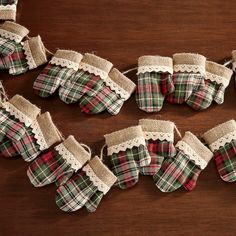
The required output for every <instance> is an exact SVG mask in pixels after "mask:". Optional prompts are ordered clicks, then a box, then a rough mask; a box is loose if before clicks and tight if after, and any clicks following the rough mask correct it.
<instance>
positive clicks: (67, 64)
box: [33, 50, 83, 98]
mask: <svg viewBox="0 0 236 236" xmlns="http://www.w3.org/2000/svg"><path fill="white" fill-rule="evenodd" d="M82 57H83V56H82V55H81V54H80V53H78V52H75V51H70V50H57V51H56V53H55V55H54V56H53V57H52V59H51V60H50V62H49V63H48V65H47V66H46V67H45V68H44V70H43V71H42V72H41V73H40V75H39V76H38V77H37V78H36V80H35V81H34V85H33V90H34V92H35V94H37V95H39V96H40V97H44V98H45V97H49V96H51V95H52V94H53V93H55V91H56V90H57V89H58V88H59V87H60V86H62V85H63V84H64V83H65V82H66V81H67V80H68V79H70V78H71V77H72V76H73V75H74V74H75V72H76V71H78V69H79V63H80V61H81V59H82Z"/></svg>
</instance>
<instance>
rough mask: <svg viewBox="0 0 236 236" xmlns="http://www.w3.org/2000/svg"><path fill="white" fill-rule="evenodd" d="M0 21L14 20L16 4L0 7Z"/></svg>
mask: <svg viewBox="0 0 236 236" xmlns="http://www.w3.org/2000/svg"><path fill="white" fill-rule="evenodd" d="M0 20H13V21H15V20H16V4H11V5H6V6H3V5H0Z"/></svg>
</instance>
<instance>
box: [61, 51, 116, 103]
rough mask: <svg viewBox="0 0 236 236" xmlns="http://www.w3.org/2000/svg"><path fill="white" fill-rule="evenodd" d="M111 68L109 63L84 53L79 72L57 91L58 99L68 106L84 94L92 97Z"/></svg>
mask: <svg viewBox="0 0 236 236" xmlns="http://www.w3.org/2000/svg"><path fill="white" fill-rule="evenodd" d="M111 68H112V63H111V62H109V61H107V60H105V59H102V58H101V57H98V56H95V55H93V54H89V53H85V55H84V56H83V59H82V61H81V63H80V67H79V70H78V71H77V72H76V73H75V74H74V76H72V77H71V78H70V79H69V80H67V81H66V83H64V85H63V86H62V87H61V88H60V89H59V97H60V99H61V100H62V101H64V102H65V103H67V104H70V103H76V102H78V101H79V99H80V98H81V97H82V96H83V95H85V94H89V95H91V96H93V95H94V94H95V93H97V91H98V90H99V88H100V87H101V86H102V85H103V80H104V79H106V78H107V76H108V73H109V71H110V70H111Z"/></svg>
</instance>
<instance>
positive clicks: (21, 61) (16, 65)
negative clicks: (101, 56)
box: [8, 43, 29, 75]
mask: <svg viewBox="0 0 236 236" xmlns="http://www.w3.org/2000/svg"><path fill="white" fill-rule="evenodd" d="M8 60H9V74H11V75H20V74H23V73H25V72H27V71H28V69H29V67H28V64H27V60H26V56H25V54H24V49H23V45H22V44H20V43H19V44H16V47H15V51H14V52H13V53H12V54H11V55H9V56H8Z"/></svg>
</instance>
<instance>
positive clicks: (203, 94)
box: [186, 61, 233, 110]
mask: <svg viewBox="0 0 236 236" xmlns="http://www.w3.org/2000/svg"><path fill="white" fill-rule="evenodd" d="M232 73H233V71H232V70H230V69H228V68H227V67H225V66H223V65H220V64H217V63H215V62H212V61H207V62H206V76H205V86H204V87H202V88H201V89H200V90H196V91H193V93H192V94H191V96H190V97H189V98H188V100H187V101H186V103H187V104H188V105H189V106H190V107H192V108H193V109H195V110H202V109H206V108H208V107H209V106H210V105H211V103H212V102H213V101H215V102H216V103H218V104H222V103H223V102H224V92H225V89H226V87H227V86H228V85H229V82H230V78H231V76H232Z"/></svg>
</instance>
